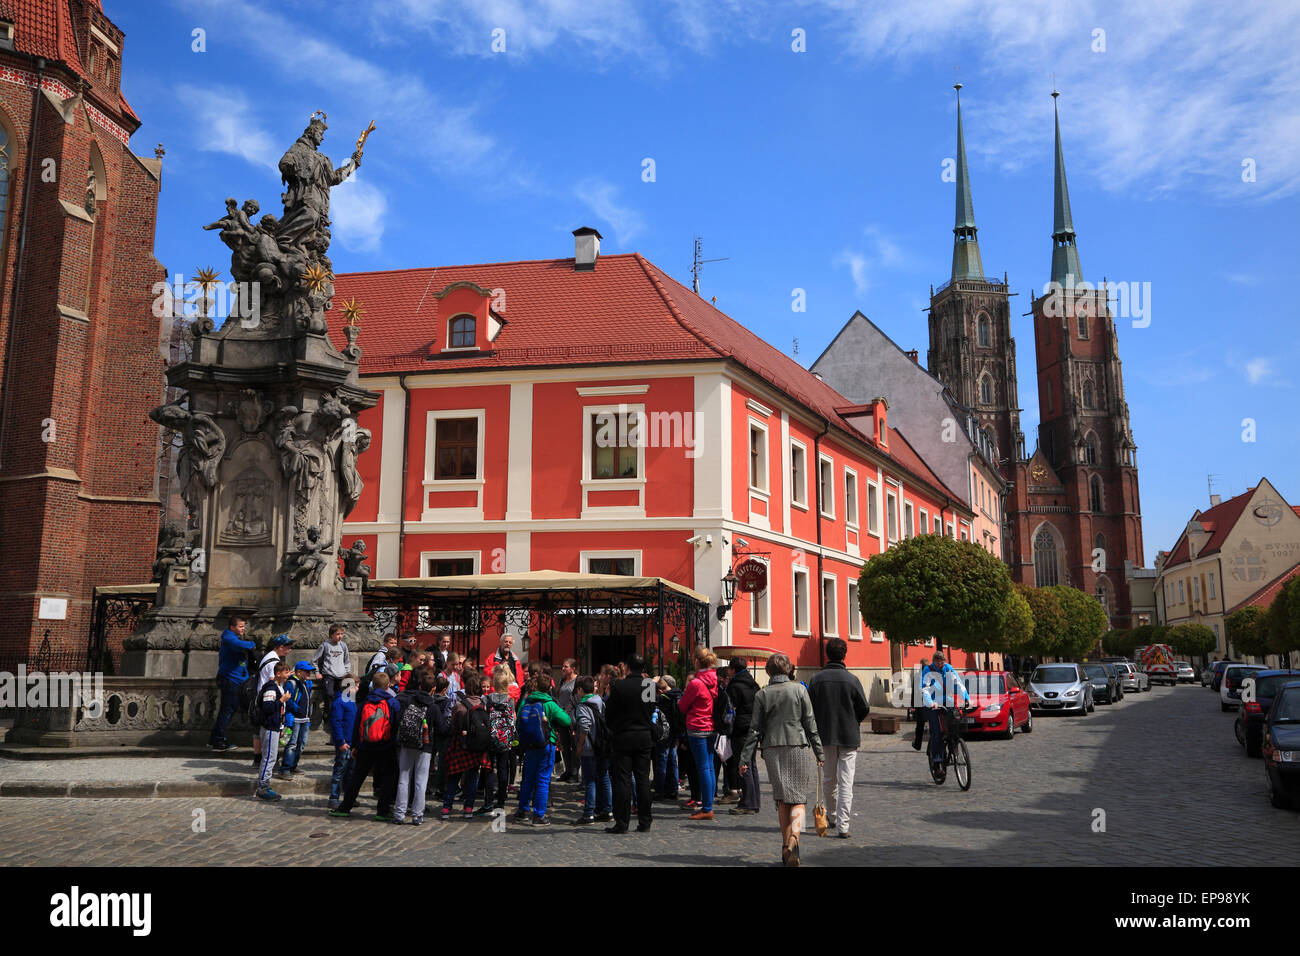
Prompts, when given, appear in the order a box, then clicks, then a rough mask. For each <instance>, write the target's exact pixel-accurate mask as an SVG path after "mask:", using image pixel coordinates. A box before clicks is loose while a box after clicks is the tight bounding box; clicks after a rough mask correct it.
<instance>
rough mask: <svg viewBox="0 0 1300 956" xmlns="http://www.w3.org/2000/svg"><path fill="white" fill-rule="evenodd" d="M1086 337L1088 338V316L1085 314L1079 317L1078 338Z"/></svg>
mask: <svg viewBox="0 0 1300 956" xmlns="http://www.w3.org/2000/svg"><path fill="white" fill-rule="evenodd" d="M1087 337H1088V314H1087V313H1086V312H1085V313H1082V314H1081V315H1080V316H1079V338H1081V339H1086V338H1087Z"/></svg>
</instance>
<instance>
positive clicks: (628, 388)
mask: <svg viewBox="0 0 1300 956" xmlns="http://www.w3.org/2000/svg"><path fill="white" fill-rule="evenodd" d="M648 391H650V385H649V384H648V383H646V384H640V385H632V384H628V385H592V386H579V388H578V394H579V395H581V396H582V397H583V398H591V397H592V396H598V395H644V394H645V393H646V392H648Z"/></svg>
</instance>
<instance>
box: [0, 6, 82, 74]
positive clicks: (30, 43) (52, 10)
mask: <svg viewBox="0 0 1300 956" xmlns="http://www.w3.org/2000/svg"><path fill="white" fill-rule="evenodd" d="M0 13H3V14H4V15H5V16H6V17H8V18H10V19H12V20H13V23H14V47H15V48H16V49H17V50H19V51H20V52H22V53H30V54H31V55H32V56H41V57H44V58H45V59H47V60H52V61H56V62H61V63H64V64H66V65H67V67H68V68H69V69H70V70H72V72H74V73H76V74H77V75H78V76H81V77H87V78H89V77H88V76H87V74H86V69H85V67H84V66H82V63H81V54H80V53H79V52H77V38H76V36H75V35H74V34H73V31H72V13H71V10H70V9H69V7H68V0H0Z"/></svg>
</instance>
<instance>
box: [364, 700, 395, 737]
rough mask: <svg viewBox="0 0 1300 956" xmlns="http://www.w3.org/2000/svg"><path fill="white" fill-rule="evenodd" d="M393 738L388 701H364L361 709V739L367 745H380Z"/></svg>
mask: <svg viewBox="0 0 1300 956" xmlns="http://www.w3.org/2000/svg"><path fill="white" fill-rule="evenodd" d="M392 736H393V721H392V715H391V714H390V713H389V712H388V700H387V698H385V699H384V700H380V701H378V702H377V703H375V702H371V701H366V702H365V704H364V705H362V707H361V739H362V740H364V741H365V742H366V743H368V744H382V743H385V742H387V741H388V740H391V739H392Z"/></svg>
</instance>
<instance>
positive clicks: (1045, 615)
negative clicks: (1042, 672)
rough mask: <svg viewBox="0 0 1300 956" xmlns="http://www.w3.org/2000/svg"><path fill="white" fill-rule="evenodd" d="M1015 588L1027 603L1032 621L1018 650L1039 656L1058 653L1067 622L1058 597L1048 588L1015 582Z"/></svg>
mask: <svg viewBox="0 0 1300 956" xmlns="http://www.w3.org/2000/svg"><path fill="white" fill-rule="evenodd" d="M1016 590H1017V591H1018V592H1019V593H1020V596H1021V597H1023V598H1024V599H1025V603H1026V604H1028V605H1029V612H1030V614H1031V615H1032V617H1033V622H1034V626H1033V629H1032V630H1031V631H1030V633H1029V637H1028V638H1027V639H1026V641H1025V642H1024V645H1023V646H1022V647H1021V648H1019V650H1021V651H1022V652H1023V653H1026V654H1032V655H1034V656H1035V657H1039V658H1041V657H1048V656H1051V655H1055V654H1058V653H1060V651H1059V650H1058V648H1059V647H1060V643H1061V640H1062V637H1063V635H1064V634H1065V629H1066V624H1067V622H1066V620H1065V611H1064V610H1063V609H1062V608H1061V601H1060V599H1059V598H1058V597H1057V596H1056V594H1055V593H1054V592H1053V591H1051V590H1050V589H1048V588H1031V587H1028V586H1026V585H1023V584H1017V585H1016Z"/></svg>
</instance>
